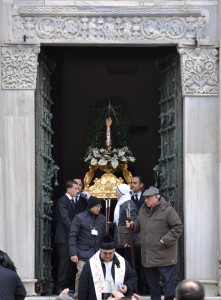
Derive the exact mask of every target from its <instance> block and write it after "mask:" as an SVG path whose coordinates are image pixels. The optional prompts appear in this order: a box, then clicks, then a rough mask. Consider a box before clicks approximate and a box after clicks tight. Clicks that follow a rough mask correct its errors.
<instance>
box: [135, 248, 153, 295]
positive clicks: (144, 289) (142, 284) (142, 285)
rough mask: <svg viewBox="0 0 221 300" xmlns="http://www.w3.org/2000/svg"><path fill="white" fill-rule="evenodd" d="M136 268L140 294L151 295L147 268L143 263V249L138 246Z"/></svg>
mask: <svg viewBox="0 0 221 300" xmlns="http://www.w3.org/2000/svg"><path fill="white" fill-rule="evenodd" d="M135 248H136V252H135V253H136V267H137V278H138V283H137V287H138V293H139V294H141V295H149V293H150V291H149V286H148V283H147V279H146V274H145V268H144V267H143V265H142V262H141V247H140V246H136V247H135Z"/></svg>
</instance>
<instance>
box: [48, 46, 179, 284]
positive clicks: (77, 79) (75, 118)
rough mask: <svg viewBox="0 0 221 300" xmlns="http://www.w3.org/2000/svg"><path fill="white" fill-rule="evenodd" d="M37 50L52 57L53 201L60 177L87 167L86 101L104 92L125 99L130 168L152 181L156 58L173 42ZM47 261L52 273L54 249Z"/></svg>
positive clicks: (156, 149)
mask: <svg viewBox="0 0 221 300" xmlns="http://www.w3.org/2000/svg"><path fill="white" fill-rule="evenodd" d="M42 51H43V52H45V53H46V54H47V56H48V57H49V58H50V59H51V60H52V61H54V62H55V70H54V72H53V73H52V81H51V98H52V101H53V103H54V104H53V107H52V115H53V119H52V128H53V131H54V135H53V145H54V147H53V151H52V152H53V159H54V160H55V163H56V165H58V166H59V168H60V170H59V171H58V177H57V179H58V183H59V185H58V186H55V187H54V194H53V201H54V206H55V205H56V201H57V199H58V198H59V197H60V196H61V195H62V194H63V193H64V184H65V182H66V181H67V180H69V179H73V178H74V177H77V176H81V177H82V178H84V175H85V173H86V172H87V167H86V166H85V165H84V163H83V157H84V155H85V151H86V149H87V147H88V146H89V140H88V128H89V126H90V124H89V106H90V105H91V104H92V103H93V102H94V101H96V100H101V99H103V98H104V97H105V96H106V95H107V96H110V97H111V96H117V97H120V98H122V99H123V100H126V102H127V114H128V121H129V133H130V138H129V143H128V146H130V147H131V149H132V152H133V155H134V156H135V157H136V162H135V164H134V166H133V169H131V170H130V171H131V172H132V174H133V175H142V176H143V177H144V182H145V185H146V186H150V185H153V184H154V183H155V177H154V172H153V168H154V166H155V165H157V164H158V160H159V157H160V134H159V130H160V118H159V115H160V105H159V101H160V85H161V82H160V75H159V71H158V70H157V67H156V64H157V61H159V60H161V59H162V58H164V57H166V56H167V55H168V54H169V53H176V49H175V47H153V48H151V47H149V48H144V47H126V48H125V47H42ZM103 142H104V144H105V141H103ZM113 146H114V145H113ZM113 206H114V205H113ZM53 228H54V227H53ZM53 232H54V230H53ZM52 234H53V233H52ZM52 265H53V277H54V279H55V277H56V253H54V256H53V262H52Z"/></svg>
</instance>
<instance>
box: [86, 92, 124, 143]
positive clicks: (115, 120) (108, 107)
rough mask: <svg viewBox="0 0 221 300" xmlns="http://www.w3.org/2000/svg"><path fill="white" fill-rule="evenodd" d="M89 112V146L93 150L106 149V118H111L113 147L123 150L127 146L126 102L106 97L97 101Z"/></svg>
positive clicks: (117, 98) (113, 97) (118, 98)
mask: <svg viewBox="0 0 221 300" xmlns="http://www.w3.org/2000/svg"><path fill="white" fill-rule="evenodd" d="M89 109H90V112H89V126H88V132H89V135H88V137H89V145H90V147H91V148H104V147H105V141H106V118H108V117H111V119H112V125H111V140H112V147H114V148H122V147H125V146H127V144H128V139H129V134H128V120H127V104H126V100H124V99H122V98H120V97H118V96H105V97H104V98H103V99H95V100H94V101H93V103H92V104H91V106H90V108H89Z"/></svg>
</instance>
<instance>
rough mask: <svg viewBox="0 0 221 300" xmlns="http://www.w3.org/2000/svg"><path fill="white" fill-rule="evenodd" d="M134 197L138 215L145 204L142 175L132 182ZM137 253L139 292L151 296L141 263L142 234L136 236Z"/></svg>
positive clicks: (132, 197) (136, 176)
mask: <svg viewBox="0 0 221 300" xmlns="http://www.w3.org/2000/svg"><path fill="white" fill-rule="evenodd" d="M131 190H132V192H133V193H132V196H131V199H132V200H133V202H134V203H135V204H136V207H137V214H138V213H139V210H140V208H141V206H142V205H143V203H144V196H143V191H144V181H143V177H142V176H140V175H135V176H133V178H132V181H131ZM135 247H136V248H135V253H136V267H137V277H138V292H139V293H140V294H141V295H148V294H149V287H148V284H147V280H146V275H145V270H144V267H143V266H142V263H141V247H140V234H139V233H136V235H135Z"/></svg>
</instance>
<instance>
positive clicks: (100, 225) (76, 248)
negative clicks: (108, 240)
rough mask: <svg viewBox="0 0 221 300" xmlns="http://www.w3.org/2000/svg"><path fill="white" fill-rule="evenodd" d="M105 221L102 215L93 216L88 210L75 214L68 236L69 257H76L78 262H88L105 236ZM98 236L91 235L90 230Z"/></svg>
mask: <svg viewBox="0 0 221 300" xmlns="http://www.w3.org/2000/svg"><path fill="white" fill-rule="evenodd" d="M105 222H106V219H105V217H104V216H103V215H102V214H100V213H99V214H98V215H94V214H91V213H90V212H89V211H88V210H87V211H84V212H82V213H80V214H77V215H76V216H75V217H74V219H73V221H72V224H71V230H70V235H69V253H70V256H74V255H77V256H78V259H80V260H84V261H86V260H88V259H89V258H91V257H92V256H93V255H94V254H95V253H96V252H97V251H98V250H99V248H100V241H101V240H102V239H103V237H104V235H105ZM94 228H95V229H96V230H97V232H98V234H97V235H93V234H91V230H92V229H94Z"/></svg>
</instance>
